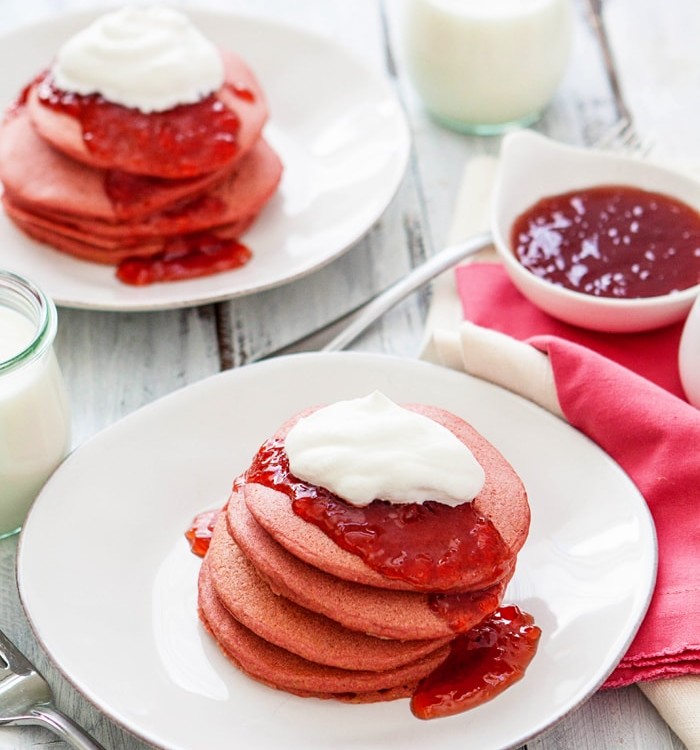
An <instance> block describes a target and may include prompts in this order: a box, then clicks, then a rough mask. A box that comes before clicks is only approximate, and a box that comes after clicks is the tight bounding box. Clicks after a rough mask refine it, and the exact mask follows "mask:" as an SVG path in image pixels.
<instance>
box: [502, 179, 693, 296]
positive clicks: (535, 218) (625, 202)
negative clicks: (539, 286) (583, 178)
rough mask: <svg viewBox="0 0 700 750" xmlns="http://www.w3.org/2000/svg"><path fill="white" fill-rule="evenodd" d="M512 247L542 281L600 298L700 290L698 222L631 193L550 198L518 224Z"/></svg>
mask: <svg viewBox="0 0 700 750" xmlns="http://www.w3.org/2000/svg"><path fill="white" fill-rule="evenodd" d="M511 247H512V248H513V252H514V254H515V257H516V258H517V259H518V261H519V262H520V263H521V264H522V265H523V266H524V267H525V268H527V269H528V270H529V271H531V272H532V273H533V274H535V275H536V276H538V277H540V278H542V279H545V280H546V281H549V282H551V283H552V284H557V285H559V286H563V287H566V288H567V289H572V290H574V291H577V292H584V293H585V294H591V295H594V296H596V297H614V298H638V297H654V296H658V295H663V294H668V293H669V292H674V291H679V290H682V289H687V288H688V287H691V286H694V285H695V284H697V283H698V282H700V214H699V213H698V212H697V211H695V210H694V209H693V208H691V207H690V206H688V205H686V204H684V203H681V202H680V201H678V200H675V199H674V198H670V197H669V196H666V195H662V194H660V193H652V192H646V191H644V190H639V189H637V188H632V187H625V186H603V187H596V188H589V189H586V190H578V191H576V192H571V193H565V194H563V195H555V196H552V197H549V198H544V199H542V200H541V201H539V202H538V203H536V204H535V205H534V206H532V207H531V208H530V209H528V210H527V211H526V212H525V213H523V214H522V215H521V216H519V217H518V218H517V219H516V221H515V223H514V225H513V228H512V234H511Z"/></svg>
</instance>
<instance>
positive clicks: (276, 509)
mask: <svg viewBox="0 0 700 750" xmlns="http://www.w3.org/2000/svg"><path fill="white" fill-rule="evenodd" d="M406 406H407V408H410V409H413V410H414V411H416V412H418V413H421V414H424V415H425V416H427V417H430V418H431V419H434V420H435V421H436V422H438V423H440V424H442V425H443V426H444V427H446V428H447V429H449V430H450V431H451V432H452V433H453V434H454V435H455V436H456V437H458V438H459V439H460V440H462V441H463V442H464V443H465V444H466V445H467V446H468V447H469V448H470V449H471V451H472V453H473V454H474V455H475V457H476V458H477V460H478V461H479V463H480V464H481V465H482V467H483V469H484V471H485V474H486V479H485V483H484V486H483V488H482V490H481V492H480V493H479V495H478V496H477V497H476V498H475V499H474V501H473V503H474V506H475V508H476V510H478V511H479V512H480V513H481V514H482V515H484V516H485V517H486V518H488V519H489V520H490V521H491V522H492V523H493V525H494V526H495V527H496V529H497V530H498V531H499V533H500V534H501V537H502V538H503V540H504V542H505V543H506V545H507V546H508V547H509V548H510V550H511V553H512V555H513V562H514V560H515V555H516V554H517V552H518V551H519V550H520V548H521V547H522V545H523V544H524V542H525V539H526V538H527V533H528V530H529V525H530V508H529V505H528V501H527V493H526V491H525V488H524V486H523V484H522V482H521V481H520V478H519V477H518V475H517V474H516V472H515V471H514V469H513V468H512V466H511V465H510V464H509V463H508V462H507V461H506V459H505V458H504V457H503V456H502V455H501V454H500V453H499V452H498V451H497V450H496V448H495V447H494V446H493V445H491V443H489V442H488V441H487V440H486V439H485V438H484V437H483V436H482V435H480V434H479V433H478V432H477V431H476V430H474V429H473V428H472V427H471V426H470V425H469V424H467V423H466V422H465V421H464V420H462V419H460V418H459V417H457V416H455V415H454V414H451V413H449V412H447V411H444V410H442V409H438V408H436V407H431V406H423V405H406ZM308 413H309V410H307V411H306V412H303V413H302V414H299V415H297V416H296V417H294V418H293V419H291V420H289V421H288V422H287V423H286V424H284V425H283V426H282V428H281V429H280V430H279V431H278V433H277V436H278V437H284V435H286V433H287V432H288V431H289V429H290V428H291V427H292V425H293V424H294V423H295V422H296V421H297V420H298V419H299V418H300V417H301V416H303V415H304V414H308ZM243 492H244V496H245V501H246V505H247V506H248V509H249V510H250V512H251V513H252V515H253V516H254V517H255V520H256V521H257V522H258V523H259V524H260V525H261V526H262V527H263V528H264V529H265V531H267V533H268V534H270V535H271V536H272V537H273V538H274V540H275V541H276V542H278V543H279V544H281V545H282V546H283V547H285V548H286V549H287V551H288V552H290V553H291V554H292V555H294V556H295V557H298V558H300V559H301V560H303V561H305V562H307V563H309V564H310V565H311V566H313V567H315V568H319V569H320V570H323V571H325V572H326V573H329V574H331V575H333V576H335V577H337V578H342V579H344V580H347V581H352V582H354V583H362V584H366V585H369V586H377V587H380V588H387V589H399V590H417V588H418V587H416V586H415V585H413V584H411V583H409V582H406V581H403V580H401V579H393V578H391V579H390V578H387V577H385V576H383V575H381V574H380V573H378V572H377V571H375V570H373V569H372V568H370V567H369V566H368V565H366V564H365V563H364V561H363V560H362V559H361V558H360V557H358V556H357V555H354V554H353V553H351V552H348V551H346V550H344V549H342V548H340V547H338V545H336V544H335V542H334V541H333V540H332V539H331V538H330V537H328V536H326V534H325V533H324V532H323V531H321V529H319V528H318V527H317V526H315V525H313V524H311V523H307V522H306V521H305V520H304V519H302V518H301V517H300V516H297V515H296V514H295V513H294V511H293V509H292V506H291V503H290V502H289V499H288V498H287V496H286V495H284V494H283V493H281V492H278V491H276V490H273V489H270V488H267V487H263V486H262V485H258V484H245V485H244V488H243ZM510 572H511V571H510V570H509V571H507V573H510ZM505 575H506V574H504V573H498V574H497V575H495V576H494V571H492V570H490V569H489V568H488V567H484V568H479V567H472V568H469V569H465V570H464V571H462V575H461V577H460V580H459V581H458V582H457V583H456V584H455V585H454V586H452V587H451V588H450V591H477V590H481V589H484V588H487V587H488V586H492V585H494V584H496V583H498V581H499V580H501V579H503V578H504V577H505Z"/></svg>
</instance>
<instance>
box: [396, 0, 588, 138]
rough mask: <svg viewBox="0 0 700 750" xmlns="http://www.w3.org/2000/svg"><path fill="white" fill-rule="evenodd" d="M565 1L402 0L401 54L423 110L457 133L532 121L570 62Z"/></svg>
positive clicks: (568, 16)
mask: <svg viewBox="0 0 700 750" xmlns="http://www.w3.org/2000/svg"><path fill="white" fill-rule="evenodd" d="M572 15H573V14H572V7H571V0H405V6H404V17H403V22H404V23H403V34H402V41H403V54H404V62H405V65H406V69H407V72H408V75H409V78H410V79H411V82H412V83H413V85H414V87H415V89H416V91H417V92H418V94H419V96H420V97H421V99H422V101H423V103H424V104H425V107H426V109H427V110H428V111H429V112H430V114H431V115H432V116H433V117H434V118H435V119H436V120H437V121H439V122H440V123H442V124H443V125H445V126H447V127H449V128H452V129H453V130H458V131H460V132H463V133H471V134H478V135H495V134H498V133H501V132H503V131H504V130H507V129H510V128H513V127H516V126H526V125H530V124H531V123H533V122H535V121H536V120H537V119H539V117H540V116H541V114H542V111H543V110H544V108H545V106H546V105H547V103H548V102H549V100H550V99H551V98H552V96H553V94H554V92H555V90H556V88H557V86H558V85H559V82H560V81H561V78H562V76H563V75H564V72H565V69H566V65H567V62H568V58H569V51H570V47H571V36H572Z"/></svg>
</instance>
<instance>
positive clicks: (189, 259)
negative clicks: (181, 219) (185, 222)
mask: <svg viewBox="0 0 700 750" xmlns="http://www.w3.org/2000/svg"><path fill="white" fill-rule="evenodd" d="M251 257H252V253H251V251H250V250H249V249H248V248H247V247H246V246H245V245H243V244H241V243H240V242H239V241H238V240H232V239H226V238H223V237H217V236H216V235H215V234H210V233H208V232H202V233H198V234H190V235H185V236H182V237H173V238H171V239H169V240H167V241H166V243H165V248H164V250H163V251H162V252H160V253H157V254H155V255H151V256H148V257H133V258H126V259H125V260H123V261H122V262H121V263H120V264H119V266H118V267H117V278H118V279H119V280H120V281H123V282H124V283H125V284H131V285H133V286H143V285H145V284H154V283H156V282H158V281H182V280H185V279H194V278H197V277H199V276H208V275H210V274H214V273H220V272H222V271H230V270H232V269H234V268H240V267H241V266H243V265H245V264H246V263H247V262H248V261H249V260H250V259H251Z"/></svg>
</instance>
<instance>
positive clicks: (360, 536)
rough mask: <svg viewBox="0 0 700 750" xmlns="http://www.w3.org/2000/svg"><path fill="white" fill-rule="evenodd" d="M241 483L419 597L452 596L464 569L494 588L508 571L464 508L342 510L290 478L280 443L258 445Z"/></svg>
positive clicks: (506, 556) (492, 540) (502, 552)
mask: <svg viewBox="0 0 700 750" xmlns="http://www.w3.org/2000/svg"><path fill="white" fill-rule="evenodd" d="M247 481H248V482H251V483H256V484H261V485H264V486H266V487H270V488H272V489H275V490H278V491H280V492H284V493H285V494H286V495H287V496H288V497H289V498H290V499H291V501H292V508H293V509H294V512H295V513H296V514H297V515H298V516H300V517H301V518H303V519H304V520H306V521H308V522H309V523H313V524H315V525H316V526H318V528H320V529H321V530H322V531H323V532H324V533H325V534H326V535H327V536H329V537H330V538H331V539H333V541H334V542H335V543H336V544H337V545H338V546H340V547H342V548H343V549H345V550H348V551H349V552H352V553H353V554H355V555H358V556H359V557H360V558H361V559H362V560H363V561H364V562H365V563H366V564H367V565H368V566H369V567H371V568H372V569H374V570H376V571H378V572H379V573H381V574H382V575H384V576H386V577H387V578H393V579H400V580H404V581H407V582H409V583H411V584H412V585H413V586H415V587H416V588H417V589H420V590H425V591H450V590H452V589H455V588H456V587H457V586H458V585H459V582H460V580H461V576H462V575H463V571H464V570H465V569H474V570H476V569H478V570H479V571H480V572H481V571H483V577H484V580H488V581H493V580H498V579H500V578H501V577H502V576H503V575H504V574H505V573H506V571H507V570H508V567H509V565H510V563H511V559H512V555H511V552H510V550H509V549H508V547H507V545H506V544H505V542H504V541H503V539H502V538H501V536H500V534H499V533H498V531H497V529H496V528H495V527H494V526H493V524H492V523H491V522H490V521H489V520H488V519H487V518H484V517H483V516H481V515H480V514H479V513H478V512H477V511H476V510H475V509H474V508H473V504H472V503H463V504H462V505H458V506H456V507H454V508H453V507H450V506H448V505H444V504H442V503H438V502H434V501H428V502H425V503H423V504H422V505H420V504H415V503H407V504H392V503H389V502H386V501H383V500H374V501H373V502H372V503H370V505H367V506H365V507H356V506H353V505H350V504H348V503H346V502H345V501H344V500H341V499H340V498H339V497H337V496H336V495H334V494H333V493H331V492H329V491H328V490H326V489H324V488H322V487H317V486H315V485H312V484H308V483H306V482H302V481H300V480H299V479H298V478H296V477H295V476H294V475H293V474H291V473H290V470H289V460H288V458H287V454H286V452H285V450H284V441H283V440H282V439H281V438H273V439H271V440H269V441H267V442H266V443H264V444H263V446H262V447H261V448H260V450H259V451H258V453H257V455H256V456H255V458H254V459H253V462H252V465H251V467H250V469H249V470H248V473H247Z"/></svg>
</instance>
